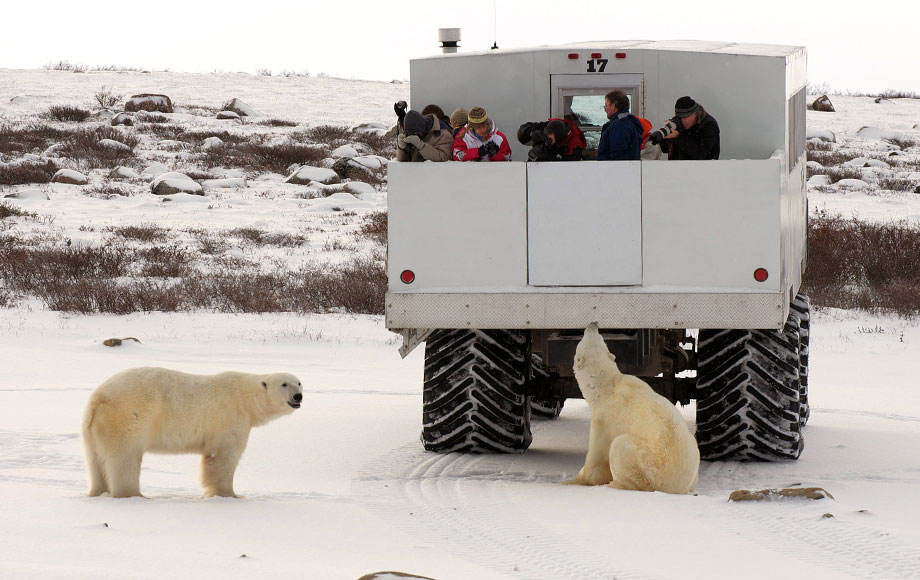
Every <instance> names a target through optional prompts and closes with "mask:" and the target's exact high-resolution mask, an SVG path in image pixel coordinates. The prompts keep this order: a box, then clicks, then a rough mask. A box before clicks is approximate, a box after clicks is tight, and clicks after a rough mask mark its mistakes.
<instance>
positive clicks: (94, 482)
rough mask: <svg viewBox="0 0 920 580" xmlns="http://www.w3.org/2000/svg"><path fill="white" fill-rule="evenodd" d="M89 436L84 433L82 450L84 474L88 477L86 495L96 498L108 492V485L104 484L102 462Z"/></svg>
mask: <svg viewBox="0 0 920 580" xmlns="http://www.w3.org/2000/svg"><path fill="white" fill-rule="evenodd" d="M89 437H91V436H90V435H88V434H86V433H84V435H83V448H84V451H85V453H84V454H85V456H86V473H87V475H89V491H88V492H86V495H88V496H90V497H96V496H99V495H102V494H103V493H105V492H107V491H109V485H108V483H107V482H106V476H105V470H104V469H103V468H102V460H101V458H100V457H99V454H98V453H96V444H95V442H94V441H91V440H90V439H89Z"/></svg>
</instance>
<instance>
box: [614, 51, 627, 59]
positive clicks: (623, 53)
mask: <svg viewBox="0 0 920 580" xmlns="http://www.w3.org/2000/svg"><path fill="white" fill-rule="evenodd" d="M616 56H617V58H626V53H625V52H618V53H617V55H616Z"/></svg>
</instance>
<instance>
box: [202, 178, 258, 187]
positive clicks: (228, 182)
mask: <svg viewBox="0 0 920 580" xmlns="http://www.w3.org/2000/svg"><path fill="white" fill-rule="evenodd" d="M201 186H202V187H203V188H205V189H217V188H219V187H226V188H231V189H242V188H244V187H249V184H248V183H247V182H246V178H245V177H229V178H225V179H205V180H204V181H202V182H201Z"/></svg>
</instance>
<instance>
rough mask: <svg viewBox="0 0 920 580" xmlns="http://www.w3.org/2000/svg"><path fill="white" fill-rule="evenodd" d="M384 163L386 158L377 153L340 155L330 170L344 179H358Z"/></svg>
mask: <svg viewBox="0 0 920 580" xmlns="http://www.w3.org/2000/svg"><path fill="white" fill-rule="evenodd" d="M386 164H387V160H386V159H385V158H383V157H380V156H379V155H361V156H359V157H342V158H341V159H339V160H338V161H336V162H335V163H334V164H333V165H332V170H333V171H335V172H336V173H338V174H339V175H340V176H342V177H344V178H346V179H353V180H356V181H360V180H361V179H363V178H364V177H366V176H367V174H368V173H373V172H374V171H375V170H377V169H380V168H381V167H383V166H384V165H386Z"/></svg>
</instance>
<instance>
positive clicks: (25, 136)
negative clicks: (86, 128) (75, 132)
mask: <svg viewBox="0 0 920 580" xmlns="http://www.w3.org/2000/svg"><path fill="white" fill-rule="evenodd" d="M70 133H71V132H70V131H65V130H63V129H57V128H55V127H51V126H50V125H46V124H44V123H30V124H28V125H24V126H20V127H14V126H12V125H8V124H4V125H0V153H3V154H6V155H10V156H13V157H15V156H20V155H23V154H25V153H41V152H42V151H44V150H45V149H47V148H48V147H49V146H50V145H53V144H54V143H59V142H61V141H63V140H64V139H65V138H67V136H69V135H70Z"/></svg>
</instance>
